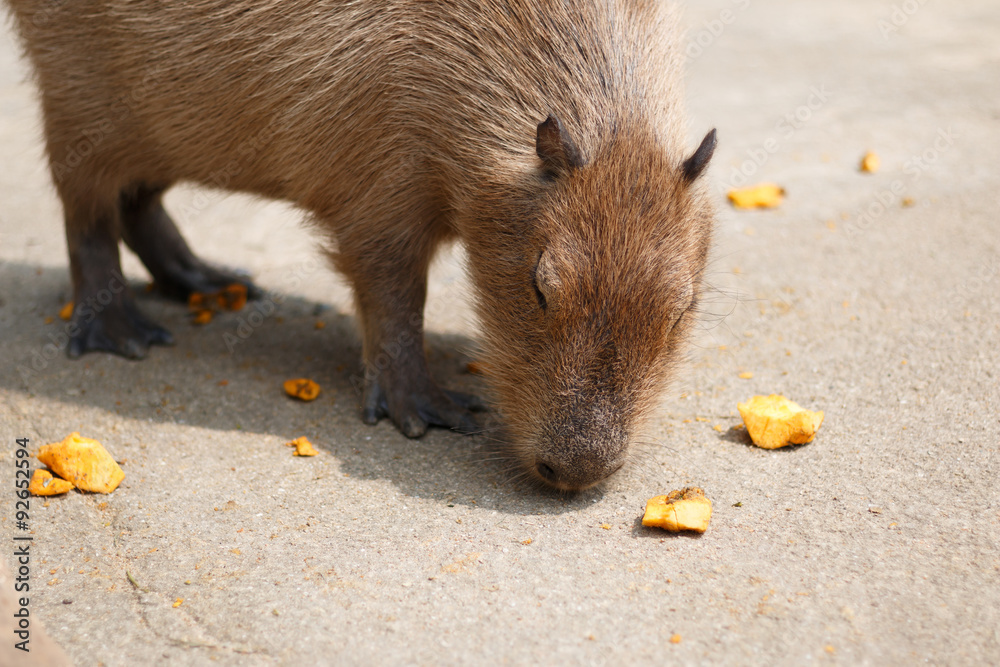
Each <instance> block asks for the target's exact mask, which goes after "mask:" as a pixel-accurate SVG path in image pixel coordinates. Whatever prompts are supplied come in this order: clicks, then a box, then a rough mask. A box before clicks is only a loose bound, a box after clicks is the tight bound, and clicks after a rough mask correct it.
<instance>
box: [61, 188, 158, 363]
mask: <svg viewBox="0 0 1000 667" xmlns="http://www.w3.org/2000/svg"><path fill="white" fill-rule="evenodd" d="M64 203H65V202H64ZM66 241H67V243H68V245H69V264H70V272H71V274H72V277H73V292H74V295H73V303H74V304H75V306H74V309H73V323H72V328H71V331H70V334H71V336H70V341H69V347H68V350H67V352H68V353H69V356H70V357H74V358H75V357H79V356H80V355H81V354H84V353H85V352H95V351H104V352H114V353H115V354H120V355H121V356H123V357H127V358H129V359H141V358H143V357H145V356H146V353H147V352H148V351H149V347H150V345H170V344H172V343H173V338H172V336H171V335H170V332H169V331H167V330H166V329H164V328H162V327H160V326H158V325H157V324H155V323H154V322H152V321H151V320H149V319H147V318H146V317H145V316H144V315H143V314H142V313H141V312H139V309H138V308H137V307H136V305H135V303H134V301H133V299H132V295H131V293H130V292H129V289H128V285H127V284H126V282H125V278H124V277H123V276H122V272H121V261H120V257H119V254H118V242H119V221H118V210H117V207H116V206H115V204H114V203H113V202H111V203H109V204H107V205H106V206H101V205H99V204H95V205H92V206H72V205H70V204H67V205H66Z"/></svg>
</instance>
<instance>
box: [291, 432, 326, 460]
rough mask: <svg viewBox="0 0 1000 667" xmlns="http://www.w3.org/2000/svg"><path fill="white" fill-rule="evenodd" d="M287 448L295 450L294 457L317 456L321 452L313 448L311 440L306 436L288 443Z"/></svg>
mask: <svg viewBox="0 0 1000 667" xmlns="http://www.w3.org/2000/svg"><path fill="white" fill-rule="evenodd" d="M285 446H286V447H294V448H295V451H294V452H292V456H316V455H317V454H319V452H318V451H316V448H315V447H313V445H312V443H311V442H309V438H307V437H305V436H302V437H301V438H295V439H294V440H292V441H291V442H286V443H285Z"/></svg>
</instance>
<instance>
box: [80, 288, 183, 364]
mask: <svg viewBox="0 0 1000 667" xmlns="http://www.w3.org/2000/svg"><path fill="white" fill-rule="evenodd" d="M73 324H75V325H76V328H77V329H78V333H77V334H76V335H75V336H73V337H72V338H70V341H69V347H68V349H67V353H68V354H69V356H70V358H72V359H76V358H77V357H79V356H80V355H82V354H84V353H86V352H113V353H114V354H118V355H121V356H123V357H125V358H126V359H143V358H145V356H146V354H147V353H148V352H149V347H150V346H151V345H173V343H174V338H173V336H171V335H170V332H169V331H167V330H166V329H164V328H163V327H161V326H159V325H157V324H156V323H154V322H152V321H151V320H149V319H147V318H146V316H145V315H143V314H142V313H141V312H139V309H138V308H136V306H135V304H133V303H132V302H131V300H130V299H123V300H120V301H115V302H112V303H110V304H109V305H108V306H106V307H104V308H103V309H102V310H101V311H99V312H98V311H97V310H96V307H95V308H91V307H90V306H88V305H87V304H86V303H84V304H83V305H78V306H77V308H76V312H75V313H74V316H73Z"/></svg>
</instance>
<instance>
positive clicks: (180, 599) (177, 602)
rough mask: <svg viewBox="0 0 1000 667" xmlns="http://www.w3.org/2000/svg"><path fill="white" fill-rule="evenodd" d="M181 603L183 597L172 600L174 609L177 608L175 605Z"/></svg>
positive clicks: (178, 605)
mask: <svg viewBox="0 0 1000 667" xmlns="http://www.w3.org/2000/svg"><path fill="white" fill-rule="evenodd" d="M182 604H184V598H177V599H176V600H174V605H173V606H174V609H177V607H180V606H181V605H182Z"/></svg>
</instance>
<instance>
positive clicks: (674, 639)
mask: <svg viewBox="0 0 1000 667" xmlns="http://www.w3.org/2000/svg"><path fill="white" fill-rule="evenodd" d="M681 641H682V638H681V636H680V635H678V634H674V635H673V636H671V637H670V643H671V644H680V643H681Z"/></svg>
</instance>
